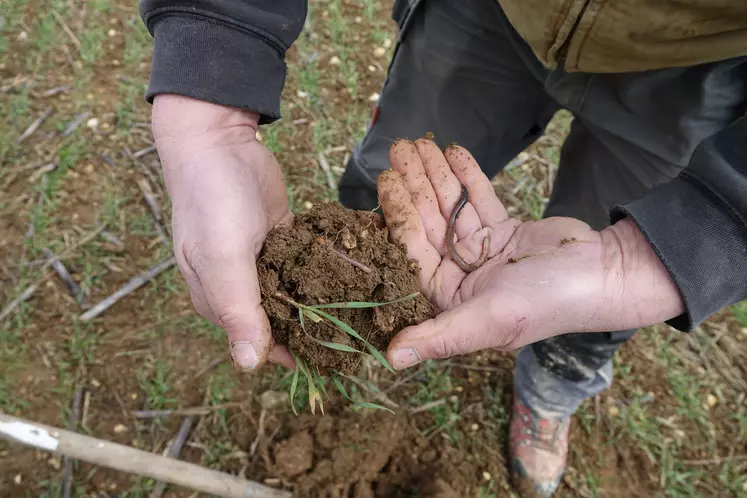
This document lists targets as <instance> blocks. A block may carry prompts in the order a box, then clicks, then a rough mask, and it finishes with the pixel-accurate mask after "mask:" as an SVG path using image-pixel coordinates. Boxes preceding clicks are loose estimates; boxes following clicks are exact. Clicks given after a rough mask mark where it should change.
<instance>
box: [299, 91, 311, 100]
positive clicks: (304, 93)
mask: <svg viewBox="0 0 747 498" xmlns="http://www.w3.org/2000/svg"><path fill="white" fill-rule="evenodd" d="M296 95H297V96H299V97H301V98H302V99H305V98H306V97H308V96H309V92H304V91H302V90H299V91H297V92H296Z"/></svg>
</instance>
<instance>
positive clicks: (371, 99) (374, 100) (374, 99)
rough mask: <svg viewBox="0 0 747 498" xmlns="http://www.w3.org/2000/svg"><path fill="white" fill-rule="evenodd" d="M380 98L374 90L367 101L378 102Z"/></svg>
mask: <svg viewBox="0 0 747 498" xmlns="http://www.w3.org/2000/svg"><path fill="white" fill-rule="evenodd" d="M379 98H380V95H379V94H378V93H376V92H374V93H372V94H371V96H370V97H368V101H369V102H378V101H379Z"/></svg>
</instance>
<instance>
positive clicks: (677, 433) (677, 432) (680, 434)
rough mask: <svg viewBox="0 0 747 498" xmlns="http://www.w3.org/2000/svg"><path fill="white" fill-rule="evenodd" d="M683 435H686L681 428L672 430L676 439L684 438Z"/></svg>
mask: <svg viewBox="0 0 747 498" xmlns="http://www.w3.org/2000/svg"><path fill="white" fill-rule="evenodd" d="M685 436H686V434H685V431H683V430H682V429H675V430H674V437H676V438H677V439H684V438H685Z"/></svg>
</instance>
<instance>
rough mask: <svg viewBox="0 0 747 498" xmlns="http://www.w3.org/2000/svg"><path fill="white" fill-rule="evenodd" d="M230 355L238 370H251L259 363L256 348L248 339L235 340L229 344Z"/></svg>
mask: <svg viewBox="0 0 747 498" xmlns="http://www.w3.org/2000/svg"><path fill="white" fill-rule="evenodd" d="M231 356H232V357H233V362H234V363H235V364H236V367H238V368H239V369H240V370H252V369H254V368H255V367H256V366H257V363H259V356H257V350H256V349H254V346H253V345H252V343H251V342H249V341H236V342H234V343H233V344H231Z"/></svg>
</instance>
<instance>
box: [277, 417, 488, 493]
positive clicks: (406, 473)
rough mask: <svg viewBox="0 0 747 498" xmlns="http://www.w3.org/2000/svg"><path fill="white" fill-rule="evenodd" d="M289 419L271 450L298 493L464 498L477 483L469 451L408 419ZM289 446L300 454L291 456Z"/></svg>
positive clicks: (280, 473) (282, 475)
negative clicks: (285, 431)
mask: <svg viewBox="0 0 747 498" xmlns="http://www.w3.org/2000/svg"><path fill="white" fill-rule="evenodd" d="M290 425H291V426H292V427H290V428H289V430H290V431H291V432H292V435H291V436H290V437H289V438H287V439H285V440H282V441H281V442H280V443H279V444H277V445H276V446H275V448H274V451H273V452H272V453H273V455H272V456H273V458H272V459H273V461H274V464H273V466H274V469H273V470H274V472H275V473H276V475H277V476H278V477H280V478H281V479H283V480H284V481H286V482H292V483H293V487H294V490H295V494H296V495H297V496H304V497H308V498H316V497H320V498H321V497H324V498H331V497H334V498H338V497H339V498H349V497H354V498H376V497H382V498H384V497H386V498H405V497H408V498H409V497H413V496H420V497H427V498H461V497H466V496H475V492H476V491H477V490H478V489H479V485H480V481H479V478H478V474H479V473H478V472H476V469H475V468H474V463H473V462H468V458H467V456H466V455H465V454H464V453H462V452H461V451H460V450H458V449H457V448H454V447H453V446H451V445H448V444H434V443H440V442H443V439H441V438H439V439H438V440H436V441H433V440H429V438H427V437H424V436H422V435H421V434H420V433H419V432H418V431H416V430H415V429H414V428H413V427H412V426H411V425H410V423H409V422H408V420H407V419H406V418H405V417H395V416H391V415H388V414H383V413H381V412H376V413H372V414H370V415H369V416H367V417H361V416H360V415H355V414H347V415H343V416H341V417H338V418H334V417H323V418H319V417H313V416H308V415H305V416H301V417H298V418H296V419H294V420H293V421H291V422H290ZM288 447H292V448H293V449H294V452H295V453H296V454H297V455H301V456H297V457H293V458H289V455H288V451H286V448H288ZM311 455H313V465H312V461H311ZM301 460H303V461H304V462H303V464H302V465H299V463H300V461H301ZM456 490H458V492H457V491H456Z"/></svg>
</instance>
